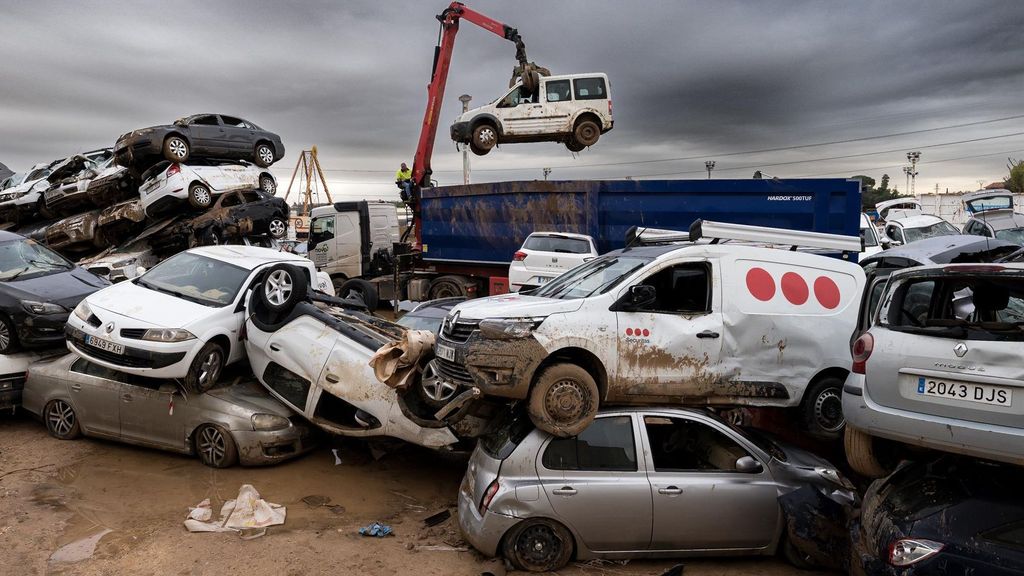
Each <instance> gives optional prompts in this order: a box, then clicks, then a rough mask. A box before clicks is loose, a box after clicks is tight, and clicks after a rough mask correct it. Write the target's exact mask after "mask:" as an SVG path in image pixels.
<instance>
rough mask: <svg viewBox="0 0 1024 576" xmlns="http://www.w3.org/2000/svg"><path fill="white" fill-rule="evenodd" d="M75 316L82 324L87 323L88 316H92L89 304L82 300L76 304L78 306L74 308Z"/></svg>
mask: <svg viewBox="0 0 1024 576" xmlns="http://www.w3.org/2000/svg"><path fill="white" fill-rule="evenodd" d="M75 316H78V318H79V319H80V320H81V321H82V322H88V321H89V316H92V309H91V308H89V304H88V303H87V302H86V301H85V300H82V301H81V302H79V303H78V306H75Z"/></svg>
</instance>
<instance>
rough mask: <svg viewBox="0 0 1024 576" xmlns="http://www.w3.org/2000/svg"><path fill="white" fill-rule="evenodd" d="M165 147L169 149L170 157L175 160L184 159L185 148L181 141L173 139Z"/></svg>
mask: <svg viewBox="0 0 1024 576" xmlns="http://www.w3.org/2000/svg"><path fill="white" fill-rule="evenodd" d="M167 147H168V148H170V149H171V155H172V156H174V157H175V158H184V157H185V150H186V149H187V148H186V146H185V143H184V142H182V141H181V140H178V139H177V138H175V139H173V140H171V142H170V143H169V144H168V145H167Z"/></svg>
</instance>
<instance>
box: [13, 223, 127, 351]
mask: <svg viewBox="0 0 1024 576" xmlns="http://www.w3.org/2000/svg"><path fill="white" fill-rule="evenodd" d="M108 285H109V283H108V282H107V281H105V280H103V279H101V278H98V277H97V276H94V275H93V274H90V273H89V272H86V271H85V270H83V269H82V268H79V267H78V266H75V265H74V264H72V263H71V262H68V261H67V260H65V259H64V258H63V257H61V256H60V255H58V254H56V253H54V252H53V251H51V250H49V249H48V248H46V247H45V246H42V245H40V244H37V243H36V242H35V241H33V240H30V239H28V238H25V237H23V236H19V235H17V234H13V233H11V232H0V354H7V353H9V352H12V351H15V350H17V349H18V348H20V347H26V348H38V347H45V346H61V345H63V341H64V324H65V322H67V319H68V314H69V313H70V312H71V310H72V309H74V308H75V307H76V306H78V304H79V302H81V301H82V299H83V298H85V297H86V296H88V295H90V294H92V293H93V292H96V291H97V290H99V289H101V288H103V287H105V286H108Z"/></svg>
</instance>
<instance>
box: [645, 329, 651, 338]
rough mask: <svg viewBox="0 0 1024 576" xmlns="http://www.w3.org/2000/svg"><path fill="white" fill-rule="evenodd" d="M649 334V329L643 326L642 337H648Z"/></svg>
mask: <svg viewBox="0 0 1024 576" xmlns="http://www.w3.org/2000/svg"><path fill="white" fill-rule="evenodd" d="M650 335H651V331H650V330H648V329H647V328H644V338H646V337H648V336H650Z"/></svg>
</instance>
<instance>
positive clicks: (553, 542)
mask: <svg viewBox="0 0 1024 576" xmlns="http://www.w3.org/2000/svg"><path fill="white" fill-rule="evenodd" d="M501 548H502V550H501V554H502V556H504V557H505V559H506V560H508V561H509V562H511V563H512V564H513V565H514V566H515V567H516V568H518V569H519V570H526V571H527V572H553V571H555V570H558V569H559V568H562V567H563V566H565V565H566V564H568V563H569V559H570V558H572V549H573V540H572V534H571V533H570V532H569V531H568V530H567V529H566V528H565V526H562V525H561V524H559V523H558V522H555V521H553V520H548V519H547V518H533V519H530V520H524V521H523V522H521V523H519V524H518V525H517V526H516V527H514V528H512V530H510V531H509V533H508V534H506V535H505V539H504V541H503V542H502V547H501Z"/></svg>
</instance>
